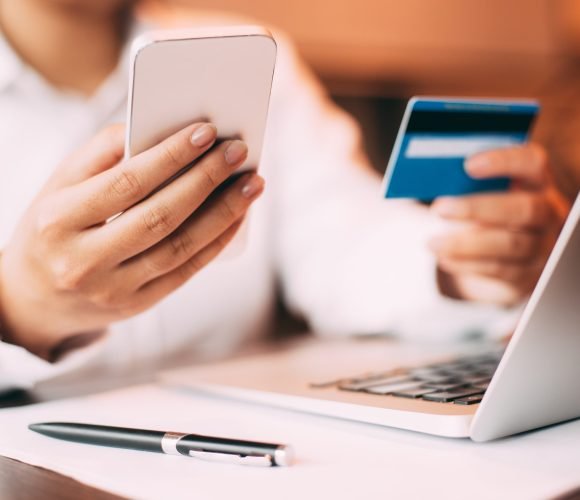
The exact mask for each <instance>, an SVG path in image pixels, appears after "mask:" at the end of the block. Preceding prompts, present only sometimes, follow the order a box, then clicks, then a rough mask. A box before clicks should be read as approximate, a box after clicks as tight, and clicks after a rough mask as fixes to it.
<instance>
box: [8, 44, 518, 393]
mask: <svg viewBox="0 0 580 500" xmlns="http://www.w3.org/2000/svg"><path fill="white" fill-rule="evenodd" d="M277 41H278V47H279V50H278V61H277V67H276V74H275V78H274V84H273V91H272V99H271V106H270V114H269V120H268V128H267V133H266V138H265V145H264V150H263V156H262V162H261V165H260V171H261V174H262V175H263V176H264V177H265V179H266V186H267V190H266V193H265V194H264V196H263V197H262V199H260V200H259V201H258V202H257V203H256V204H255V206H254V207H253V209H252V211H251V216H250V221H249V227H248V232H247V235H246V238H247V241H246V243H245V247H244V250H243V252H242V254H241V255H240V256H238V257H235V258H232V259H223V258H222V259H218V260H217V261H214V262H213V263H211V264H210V265H209V266H208V267H207V268H205V269H204V270H202V271H201V272H200V273H199V274H197V275H196V276H194V277H193V279H191V281H190V282H189V283H187V284H186V285H185V286H183V287H182V288H180V289H179V290H177V291H176V292H174V293H173V294H171V295H170V296H169V297H167V298H166V299H165V300H163V301H162V302H161V303H159V304H158V305H156V306H155V307H153V308H152V309H150V310H149V311H147V312H145V313H143V314H141V315H139V316H136V317H134V318H132V319H129V320H127V321H123V322H120V323H116V324H113V325H111V326H110V328H109V330H108V332H107V334H106V335H105V336H104V337H102V338H101V339H100V340H98V341H96V342H95V343H94V344H93V345H91V346H89V347H87V348H84V349H80V350H78V351H75V352H73V353H71V354H69V355H68V356H66V357H65V358H64V359H62V360H60V361H59V362H57V363H54V364H50V363H48V362H46V361H43V360H41V359H39V358H37V357H35V356H34V355H32V354H30V353H29V352H27V351H25V350H24V349H22V348H20V347H17V346H14V345H9V344H7V343H2V342H0V390H4V389H8V388H13V387H25V388H30V387H33V386H34V385H35V384H38V383H39V382H41V381H42V382H44V384H46V383H48V384H50V382H51V381H60V382H61V383H62V381H63V380H65V381H66V380H71V381H72V380H76V381H82V380H84V379H88V378H90V377H95V376H99V377H100V376H105V375H113V376H114V375H119V374H127V373H132V374H135V373H137V372H140V371H142V370H152V369H155V368H159V367H161V366H167V365H170V364H172V363H175V362H177V360H178V359H179V361H180V362H183V361H189V362H191V361H194V360H198V359H204V358H205V359H207V358H211V357H215V356H220V355H224V354H226V353H228V352H231V351H232V350H233V349H235V347H236V346H238V345H239V344H240V343H242V342H243V341H244V340H246V339H248V338H249V337H256V336H260V335H263V334H264V333H265V332H266V331H267V328H268V325H269V319H270V315H271V312H272V304H273V299H274V294H275V285H276V280H277V279H279V281H280V283H281V286H282V290H283V294H284V298H285V301H286V303H287V304H288V306H289V307H290V308H291V309H292V310H293V311H295V312H297V313H299V314H301V315H303V316H304V317H305V318H306V319H307V320H308V322H309V324H310V326H311V328H312V330H313V331H315V332H320V333H326V334H335V335H336V334H340V335H345V334H359V333H378V332H390V333H393V334H396V335H401V336H404V337H407V338H412V337H422V338H425V337H426V338H432V339H442V338H445V339H449V338H455V337H458V336H462V335H466V334H472V333H474V332H483V333H488V334H489V333H491V334H493V333H502V334H503V333H505V327H506V321H510V317H509V314H507V313H506V311H505V310H501V309H499V308H495V307H492V306H488V305H476V304H467V303H461V302H458V301H454V300H449V299H446V298H444V297H442V296H441V295H440V293H439V291H438V289H437V285H436V281H435V262H434V258H433V256H432V255H431V253H430V252H429V251H428V250H427V246H426V242H427V240H428V238H429V237H430V236H431V235H432V233H433V231H434V228H435V227H437V225H438V221H437V220H436V219H435V218H434V217H433V216H432V215H431V214H430V213H429V211H428V210H427V209H426V208H425V207H423V206H420V205H418V204H415V203H413V202H409V201H386V200H384V199H382V197H381V194H380V179H379V177H378V176H377V175H376V174H375V173H374V172H372V170H371V168H370V167H369V165H368V162H367V160H366V158H365V157H364V155H363V153H362V150H361V141H360V131H359V129H358V127H357V125H356V124H355V122H354V121H353V120H352V119H351V118H350V117H349V116H347V115H346V114H345V113H344V112H342V111H341V110H339V109H338V108H337V107H336V106H335V105H334V104H333V103H332V102H331V101H330V100H329V98H328V96H327V95H326V94H325V92H324V90H323V89H322V87H321V86H320V84H319V82H318V81H316V79H315V78H314V77H313V75H312V74H311V73H310V72H309V71H308V70H307V68H306V67H305V66H304V64H303V63H302V62H301V61H300V60H299V59H298V58H297V55H296V53H295V52H294V50H293V48H292V47H291V45H290V44H289V43H288V41H287V40H286V39H285V38H284V37H280V36H277ZM125 59H126V57H124V58H123V59H122V60H121V62H120V64H119V68H118V69H117V71H116V72H115V73H114V74H113V75H111V77H110V78H109V79H108V80H107V81H106V82H105V83H104V84H103V85H102V87H101V88H100V90H99V91H98V92H97V93H96V94H95V95H94V96H93V97H91V98H89V99H87V98H85V97H82V96H80V95H77V94H74V93H71V92H65V91H61V90H57V89H55V88H53V87H51V85H50V84H48V83H47V82H46V81H45V80H43V78H42V77H41V76H40V75H39V74H38V73H36V72H35V71H34V70H33V69H32V68H30V67H27V66H26V65H25V64H24V63H23V62H22V61H21V60H20V59H19V58H18V56H17V55H16V54H15V53H14V51H13V50H12V49H11V47H10V46H9V45H8V43H7V42H6V41H5V40H4V39H2V37H1V36H0V110H1V111H0V146H1V147H0V155H1V156H0V158H1V160H0V162H1V163H0V169H1V170H0V248H2V247H3V246H4V245H5V244H6V242H7V241H8V240H9V239H10V236H11V233H12V231H13V230H14V228H15V226H16V225H17V224H18V220H19V219H20V217H21V216H22V214H23V212H24V210H25V209H26V207H27V206H28V205H29V204H30V202H31V200H32V198H33V197H34V196H35V194H36V193H37V192H38V191H39V190H40V188H41V186H42V185H43V183H44V182H45V180H46V179H47V178H48V176H49V175H50V173H51V172H52V170H53V169H54V168H55V167H56V166H57V165H58V164H59V162H61V161H62V160H63V159H64V158H65V157H66V156H67V155H68V154H69V153H70V152H72V151H73V150H74V149H75V148H76V147H77V146H79V145H81V144H82V143H83V142H84V141H86V140H87V139H89V138H90V137H91V136H92V135H93V134H95V132H96V131H97V130H99V129H100V128H102V127H103V126H105V125H107V124H109V123H111V122H118V121H123V120H124V117H125V106H126V96H127V93H126V89H127V85H128V82H127V71H126V70H127V68H128V64H127V61H126V60H125ZM7 293H10V291H9V290H7ZM30 313H31V314H42V311H31V312H30Z"/></svg>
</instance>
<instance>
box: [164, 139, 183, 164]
mask: <svg viewBox="0 0 580 500" xmlns="http://www.w3.org/2000/svg"><path fill="white" fill-rule="evenodd" d="M161 156H162V160H163V163H166V164H167V165H169V166H171V167H173V168H181V167H184V166H185V165H184V161H183V158H182V154H181V151H180V149H179V145H178V144H177V143H176V142H175V141H171V140H170V141H165V142H164V143H162V144H161Z"/></svg>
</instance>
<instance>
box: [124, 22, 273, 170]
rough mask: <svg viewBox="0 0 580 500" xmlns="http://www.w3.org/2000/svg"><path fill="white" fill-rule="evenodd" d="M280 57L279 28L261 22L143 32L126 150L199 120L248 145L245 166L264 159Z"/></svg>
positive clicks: (137, 44) (134, 58) (135, 50)
mask: <svg viewBox="0 0 580 500" xmlns="http://www.w3.org/2000/svg"><path fill="white" fill-rule="evenodd" d="M275 62H276V43H275V42H274V39H273V38H272V35H271V34H270V33H269V32H268V31H267V30H266V29H264V28H261V27H258V26H231V27H225V28H201V29H187V30H166V31H154V32H149V33H145V34H143V35H141V36H139V37H137V38H136V39H135V40H134V42H133V45H132V49H131V73H130V82H129V85H130V87H129V102H128V106H127V129H126V134H127V135H126V141H125V156H126V157H131V156H134V155H136V154H139V153H141V152H142V151H145V150H146V149H149V148H150V147H152V146H154V145H155V144H158V143H159V142H161V141H162V140H164V139H166V138H167V137H169V136H170V135H171V134H173V133H175V132H177V131H178V130H180V129H182V128H183V127H185V126H187V125H189V124H191V123H195V122H196V121H201V120H203V121H210V122H212V123H214V124H215V125H216V126H217V129H218V135H219V137H220V138H228V137H238V138H241V139H243V140H244V141H245V142H246V143H247V145H248V158H247V160H246V161H245V162H244V164H243V165H242V166H241V167H240V170H239V171H240V172H241V171H245V170H248V169H255V168H257V167H258V164H259V162H260V156H261V151H262V143H263V137H264V129H265V127H266V118H267V115H268V106H269V101H270V91H271V87H272V78H273V75H274V66H275Z"/></svg>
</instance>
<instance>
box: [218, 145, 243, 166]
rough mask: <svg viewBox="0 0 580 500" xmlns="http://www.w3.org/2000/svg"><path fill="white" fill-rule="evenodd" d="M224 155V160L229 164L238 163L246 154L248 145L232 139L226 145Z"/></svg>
mask: <svg viewBox="0 0 580 500" xmlns="http://www.w3.org/2000/svg"><path fill="white" fill-rule="evenodd" d="M224 156H225V158H226V162H227V163H228V164H230V165H235V164H236V163H240V162H241V161H242V160H244V159H245V158H246V156H248V146H246V143H245V142H244V141H232V142H230V145H229V146H228V147H227V149H226V151H225V153H224Z"/></svg>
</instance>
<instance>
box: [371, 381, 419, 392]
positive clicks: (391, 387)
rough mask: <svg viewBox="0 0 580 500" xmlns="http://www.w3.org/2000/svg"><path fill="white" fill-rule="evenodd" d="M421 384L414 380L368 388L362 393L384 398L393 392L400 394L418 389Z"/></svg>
mask: <svg viewBox="0 0 580 500" xmlns="http://www.w3.org/2000/svg"><path fill="white" fill-rule="evenodd" d="M420 385H421V382H420V381H417V380H414V381H408V382H401V383H399V384H386V385H378V386H375V387H368V388H366V389H365V390H364V392H368V393H370V394H380V395H382V396H386V395H388V394H391V393H393V392H400V391H406V390H409V389H413V388H417V387H420Z"/></svg>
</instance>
